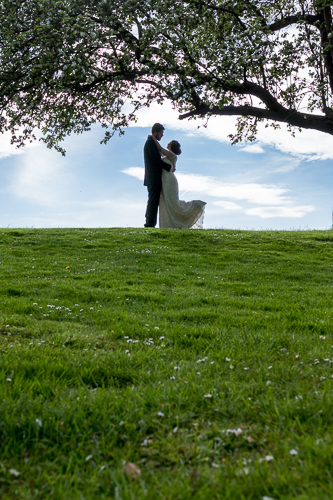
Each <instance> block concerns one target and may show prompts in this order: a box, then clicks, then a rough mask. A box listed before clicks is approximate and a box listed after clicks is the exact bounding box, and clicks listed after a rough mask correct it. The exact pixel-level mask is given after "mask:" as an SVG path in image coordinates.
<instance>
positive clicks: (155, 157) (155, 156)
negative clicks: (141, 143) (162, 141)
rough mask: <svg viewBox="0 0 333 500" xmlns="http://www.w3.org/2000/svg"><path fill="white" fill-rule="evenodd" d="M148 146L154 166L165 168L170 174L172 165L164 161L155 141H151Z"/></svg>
mask: <svg viewBox="0 0 333 500" xmlns="http://www.w3.org/2000/svg"><path fill="white" fill-rule="evenodd" d="M147 146H148V154H149V157H150V159H151V161H152V162H153V163H154V165H158V166H159V167H161V168H164V170H166V171H167V172H170V170H171V165H169V164H168V163H166V162H165V161H163V160H162V158H161V155H160V153H159V151H158V149H157V146H156V144H155V142H154V140H151V141H149V143H148V145H147Z"/></svg>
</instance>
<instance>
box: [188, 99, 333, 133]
mask: <svg viewBox="0 0 333 500" xmlns="http://www.w3.org/2000/svg"><path fill="white" fill-rule="evenodd" d="M206 115H214V116H248V117H252V116H253V117H255V118H261V119H267V120H273V121H277V122H283V123H288V124H289V125H292V126H293V127H298V128H308V129H314V130H319V131H320V132H325V133H327V134H330V135H333V120H330V119H328V118H327V117H326V116H321V115H311V114H309V113H300V112H298V111H296V110H292V109H286V108H283V113H281V112H279V111H272V110H270V109H263V108H257V107H254V106H246V105H244V106H225V107H224V108H222V109H220V108H219V107H218V106H214V107H210V106H208V105H201V106H198V107H197V108H196V109H194V110H192V111H189V112H188V113H184V114H183V115H180V116H179V119H180V120H185V119H186V118H193V117H194V116H201V117H203V116H206Z"/></svg>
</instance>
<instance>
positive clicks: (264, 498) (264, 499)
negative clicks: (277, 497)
mask: <svg viewBox="0 0 333 500" xmlns="http://www.w3.org/2000/svg"><path fill="white" fill-rule="evenodd" d="M262 500H274V498H272V497H266V496H263V497H262Z"/></svg>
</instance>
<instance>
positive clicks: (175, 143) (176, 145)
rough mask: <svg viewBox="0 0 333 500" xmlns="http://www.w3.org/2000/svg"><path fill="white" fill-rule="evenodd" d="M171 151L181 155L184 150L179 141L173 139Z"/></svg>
mask: <svg viewBox="0 0 333 500" xmlns="http://www.w3.org/2000/svg"><path fill="white" fill-rule="evenodd" d="M170 144H171V145H170V147H171V151H172V152H173V153H175V155H180V154H181V152H182V150H181V149H180V144H179V142H178V141H171V143H170Z"/></svg>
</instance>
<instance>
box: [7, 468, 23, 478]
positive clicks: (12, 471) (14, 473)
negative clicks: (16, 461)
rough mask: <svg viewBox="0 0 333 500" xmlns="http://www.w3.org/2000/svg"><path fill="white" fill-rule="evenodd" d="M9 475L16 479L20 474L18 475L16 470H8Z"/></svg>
mask: <svg viewBox="0 0 333 500" xmlns="http://www.w3.org/2000/svg"><path fill="white" fill-rule="evenodd" d="M9 474H10V475H11V476H15V477H17V476H19V475H20V474H21V473H20V472H19V471H18V470H16V469H9Z"/></svg>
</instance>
